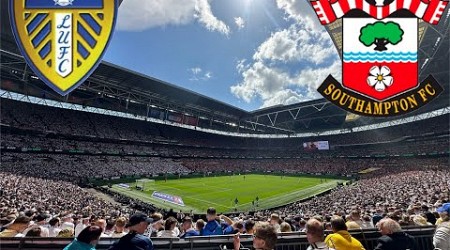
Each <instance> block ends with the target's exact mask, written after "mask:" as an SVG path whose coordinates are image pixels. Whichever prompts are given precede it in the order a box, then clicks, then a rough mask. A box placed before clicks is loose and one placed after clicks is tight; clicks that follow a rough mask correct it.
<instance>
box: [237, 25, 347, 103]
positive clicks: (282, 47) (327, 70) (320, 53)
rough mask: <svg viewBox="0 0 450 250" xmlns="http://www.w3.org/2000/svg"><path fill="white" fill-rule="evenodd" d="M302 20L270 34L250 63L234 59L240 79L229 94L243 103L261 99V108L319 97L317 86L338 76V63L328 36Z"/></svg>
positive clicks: (338, 60) (339, 63)
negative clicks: (328, 78) (326, 79)
mask: <svg viewBox="0 0 450 250" xmlns="http://www.w3.org/2000/svg"><path fill="white" fill-rule="evenodd" d="M302 20H303V19H301V20H299V22H295V23H294V24H292V25H291V26H289V27H288V28H286V29H283V30H280V31H277V32H275V33H272V34H271V35H270V37H268V38H267V39H266V40H265V41H264V42H263V43H261V45H260V46H259V47H258V48H257V49H256V51H255V53H254V54H253V57H252V61H251V62H249V63H247V62H246V60H245V59H244V60H240V61H238V62H237V65H236V69H237V71H238V72H239V74H241V76H242V80H241V81H240V82H239V83H237V84H235V85H234V86H231V88H230V90H231V93H232V94H234V95H235V96H236V97H238V98H240V99H242V100H244V101H245V102H247V103H249V102H251V101H253V100H255V99H257V100H261V102H262V105H261V107H269V106H274V105H277V104H283V105H289V104H293V103H297V102H302V101H308V100H312V99H317V98H320V95H319V93H318V92H317V87H318V86H319V85H320V84H321V83H322V82H323V80H325V78H326V77H327V76H328V75H329V74H331V75H333V76H334V77H335V78H336V79H338V80H339V79H340V75H341V62H340V59H339V58H338V54H337V51H336V49H335V47H334V45H333V43H332V41H331V39H330V37H329V36H328V34H327V33H325V31H323V30H316V29H314V28H313V27H312V26H311V25H310V24H309V23H308V22H303V21H302Z"/></svg>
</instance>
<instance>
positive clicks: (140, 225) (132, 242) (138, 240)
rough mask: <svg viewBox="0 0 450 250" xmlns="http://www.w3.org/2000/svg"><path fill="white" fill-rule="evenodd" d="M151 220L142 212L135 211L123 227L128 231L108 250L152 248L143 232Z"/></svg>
mask: <svg viewBox="0 0 450 250" xmlns="http://www.w3.org/2000/svg"><path fill="white" fill-rule="evenodd" d="M152 222H153V220H152V219H151V218H148V217H147V215H145V214H143V213H136V214H134V215H132V216H131V217H130V219H129V220H128V223H127V224H126V225H125V227H126V228H127V229H128V230H129V233H128V234H127V235H125V236H123V237H122V238H120V240H118V241H117V242H115V243H114V244H113V245H112V246H111V247H110V248H109V250H137V249H139V250H153V249H154V248H153V243H152V241H151V240H150V239H149V238H148V237H145V236H144V235H143V234H144V232H145V230H146V229H147V227H148V225H149V224H150V223H152Z"/></svg>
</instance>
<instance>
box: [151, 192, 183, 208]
mask: <svg viewBox="0 0 450 250" xmlns="http://www.w3.org/2000/svg"><path fill="white" fill-rule="evenodd" d="M152 197H155V198H157V199H160V200H163V201H167V202H170V203H172V204H175V205H178V206H182V207H184V202H183V199H181V197H179V196H173V195H170V194H164V193H160V192H156V191H154V192H153V194H152Z"/></svg>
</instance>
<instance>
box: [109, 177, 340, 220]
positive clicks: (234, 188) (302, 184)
mask: <svg viewBox="0 0 450 250" xmlns="http://www.w3.org/2000/svg"><path fill="white" fill-rule="evenodd" d="M338 182H344V180H337V179H323V178H320V177H288V176H283V177H281V176H275V175H256V174H252V175H245V178H244V175H234V176H220V177H203V178H185V179H183V178H181V179H176V180H167V182H166V181H164V180H157V181H155V182H153V183H146V186H145V191H138V190H135V189H131V190H130V189H124V188H121V187H119V186H117V185H113V187H112V189H113V190H114V191H116V192H119V193H122V194H124V195H127V196H130V197H133V198H137V199H140V200H142V201H144V202H149V203H152V204H154V205H155V206H156V207H159V208H164V209H170V208H173V209H174V210H175V211H179V210H182V211H183V212H190V211H191V210H193V211H194V213H204V212H205V211H206V209H207V208H208V207H210V206H212V207H215V208H216V209H217V211H218V212H221V213H226V212H233V211H235V209H237V211H251V210H254V209H257V210H261V209H268V208H273V207H277V206H281V205H285V204H288V203H291V202H294V201H298V200H301V199H305V198H308V197H312V196H314V195H317V194H320V193H323V192H325V191H327V190H330V189H332V188H334V187H336V185H337V183H338ZM129 185H130V186H133V187H134V186H135V183H129ZM153 191H158V192H162V193H165V194H170V195H174V196H180V197H181V198H182V199H183V201H184V204H185V206H184V207H182V206H178V205H174V204H171V203H169V202H165V201H162V200H160V199H157V198H154V197H152V196H151V194H152V193H153ZM256 197H258V198H259V202H257V203H256V201H255V205H256V204H257V205H258V206H257V207H256V206H253V205H252V201H253V200H255V198H256ZM236 198H237V199H238V201H239V202H238V204H237V205H236V206H235V204H234V200H235V199H236Z"/></svg>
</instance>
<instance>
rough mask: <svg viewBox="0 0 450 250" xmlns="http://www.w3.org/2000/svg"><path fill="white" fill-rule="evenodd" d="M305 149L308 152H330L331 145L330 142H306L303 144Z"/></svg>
mask: <svg viewBox="0 0 450 250" xmlns="http://www.w3.org/2000/svg"><path fill="white" fill-rule="evenodd" d="M303 149H305V150H306V151H316V150H330V145H329V144H328V141H315V142H305V143H303Z"/></svg>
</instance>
